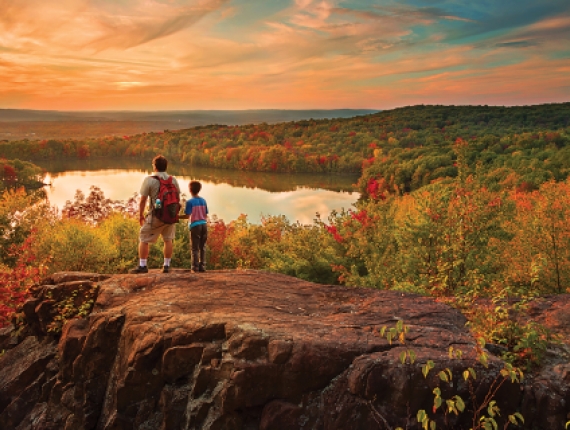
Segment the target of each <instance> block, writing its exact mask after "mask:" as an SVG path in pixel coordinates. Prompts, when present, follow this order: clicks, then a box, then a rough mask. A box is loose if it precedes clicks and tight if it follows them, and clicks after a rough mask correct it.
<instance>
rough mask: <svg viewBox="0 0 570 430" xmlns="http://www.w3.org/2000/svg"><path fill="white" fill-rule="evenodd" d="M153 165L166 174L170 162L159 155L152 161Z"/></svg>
mask: <svg viewBox="0 0 570 430" xmlns="http://www.w3.org/2000/svg"><path fill="white" fill-rule="evenodd" d="M152 165H153V166H154V167H155V168H156V170H158V171H159V172H166V167H167V166H168V161H166V158H164V157H163V156H162V155H157V156H156V157H154V158H153V159H152Z"/></svg>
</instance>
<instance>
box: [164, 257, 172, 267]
mask: <svg viewBox="0 0 570 430" xmlns="http://www.w3.org/2000/svg"><path fill="white" fill-rule="evenodd" d="M170 260H171V259H170V258H165V259H164V265H165V266H170Z"/></svg>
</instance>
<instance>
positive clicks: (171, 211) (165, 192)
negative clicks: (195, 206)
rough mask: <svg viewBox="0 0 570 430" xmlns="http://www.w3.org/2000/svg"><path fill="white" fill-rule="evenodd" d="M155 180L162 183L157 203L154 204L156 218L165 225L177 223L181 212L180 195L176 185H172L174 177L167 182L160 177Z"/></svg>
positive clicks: (170, 177)
mask: <svg viewBox="0 0 570 430" xmlns="http://www.w3.org/2000/svg"><path fill="white" fill-rule="evenodd" d="M153 178H156V179H158V181H159V182H160V186H159V188H158V196H157V201H156V202H153V206H154V211H153V213H154V216H156V217H157V218H158V219H159V220H161V221H162V222H163V223H165V224H175V223H177V222H178V213H179V212H180V194H179V193H178V189H177V188H176V185H174V184H173V183H172V176H169V177H168V179H166V180H165V179H160V178H159V177H158V176H153ZM159 201H160V202H159Z"/></svg>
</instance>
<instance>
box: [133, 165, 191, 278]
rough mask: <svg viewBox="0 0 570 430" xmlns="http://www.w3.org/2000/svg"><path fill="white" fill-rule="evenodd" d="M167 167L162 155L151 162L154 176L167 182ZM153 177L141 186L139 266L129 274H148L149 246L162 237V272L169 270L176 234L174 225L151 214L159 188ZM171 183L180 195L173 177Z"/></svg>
mask: <svg viewBox="0 0 570 430" xmlns="http://www.w3.org/2000/svg"><path fill="white" fill-rule="evenodd" d="M167 165H168V161H167V160H166V158H164V157H163V156H162V155H157V156H156V157H154V158H153V160H152V167H153V170H154V172H155V175H154V176H159V177H160V178H161V179H164V180H167V179H168V178H169V175H168V174H167V173H166V167H167ZM154 176H147V177H146V178H145V179H144V181H143V183H142V185H141V190H140V195H141V201H140V203H139V223H140V225H141V229H140V233H139V266H138V267H137V268H135V269H132V270H130V271H129V273H148V267H147V259H148V254H149V246H150V245H149V244H151V243H155V242H156V241H157V240H158V237H159V236H162V240H163V241H164V266H163V268H162V272H163V273H168V271H169V270H170V259H171V258H172V242H173V241H174V235H175V233H176V224H165V223H163V222H162V221H161V220H159V219H158V218H157V217H156V216H154V215H153V213H152V212H153V211H152V210H153V208H154V205H155V201H156V198H157V196H158V190H159V188H160V182H159V181H158V180H157V179H156V178H155V177H154ZM172 183H173V184H174V186H175V187H176V189H177V190H178V193H180V186H179V185H178V181H177V180H176V178H175V177H174V176H173V177H172ZM149 197H150V200H149ZM147 200H149V213H147V215H146V216H145V214H144V210H145V207H146V202H147Z"/></svg>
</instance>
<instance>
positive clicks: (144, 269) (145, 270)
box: [129, 266, 148, 274]
mask: <svg viewBox="0 0 570 430" xmlns="http://www.w3.org/2000/svg"><path fill="white" fill-rule="evenodd" d="M129 273H130V274H137V273H148V267H146V266H139V267H137V268H136V269H131V270H129Z"/></svg>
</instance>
